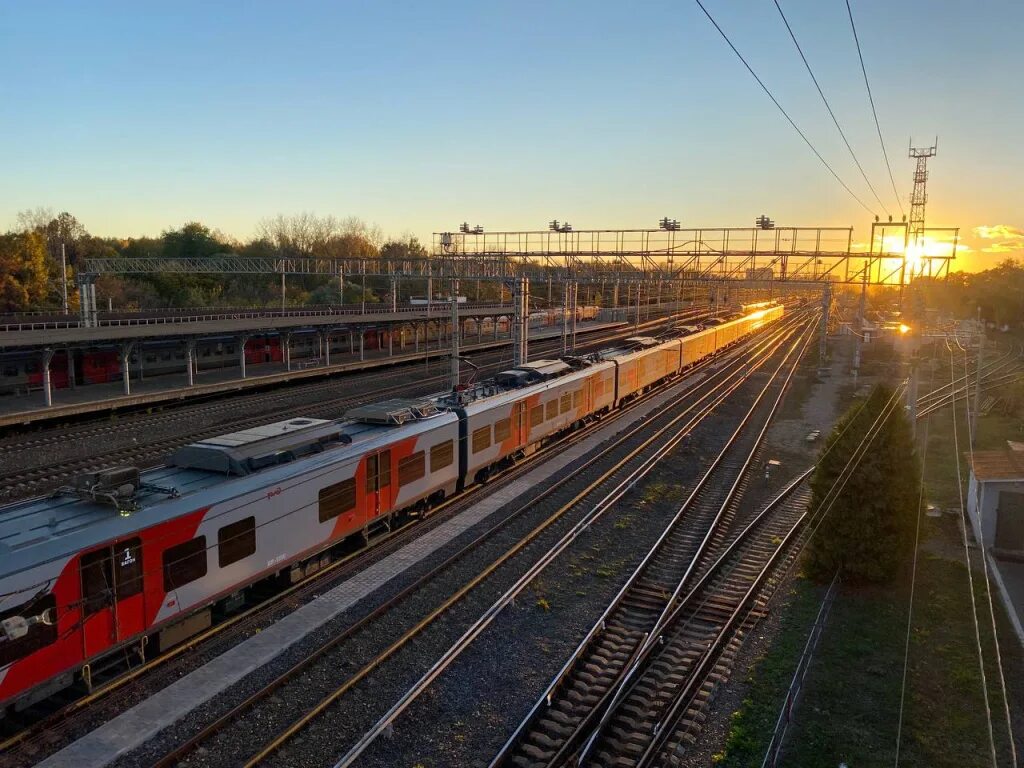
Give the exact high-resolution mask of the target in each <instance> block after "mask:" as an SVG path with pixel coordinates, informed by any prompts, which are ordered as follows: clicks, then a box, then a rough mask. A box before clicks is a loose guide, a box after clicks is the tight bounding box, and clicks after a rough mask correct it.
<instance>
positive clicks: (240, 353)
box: [238, 336, 249, 379]
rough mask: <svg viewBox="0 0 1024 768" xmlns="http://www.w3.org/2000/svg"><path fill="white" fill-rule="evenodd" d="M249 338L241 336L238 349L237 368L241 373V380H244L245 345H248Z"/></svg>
mask: <svg viewBox="0 0 1024 768" xmlns="http://www.w3.org/2000/svg"><path fill="white" fill-rule="evenodd" d="M248 341H249V337H248V336H243V337H242V339H241V344H240V346H239V348H238V368H239V370H241V372H242V378H243V379H244V378H245V345H246V344H247V343H248Z"/></svg>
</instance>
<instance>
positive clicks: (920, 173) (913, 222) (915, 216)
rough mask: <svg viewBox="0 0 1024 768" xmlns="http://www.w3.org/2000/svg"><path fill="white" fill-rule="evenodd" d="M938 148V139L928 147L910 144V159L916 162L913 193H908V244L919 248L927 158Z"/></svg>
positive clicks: (926, 178)
mask: <svg viewBox="0 0 1024 768" xmlns="http://www.w3.org/2000/svg"><path fill="white" fill-rule="evenodd" d="M938 148H939V137H938V136H936V137H935V143H934V144H933V145H932V146H930V147H915V146H914V145H913V141H911V144H910V157H911V158H912V159H913V160H916V161H917V165H916V166H915V167H914V191H913V192H911V193H910V242H911V243H913V244H914V246H915V248H918V249H919V248H920V247H921V245H922V240H923V238H924V208H925V204H926V203H927V202H928V158H929V157H935V155H936V153H937V150H938Z"/></svg>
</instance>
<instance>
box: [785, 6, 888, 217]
mask: <svg viewBox="0 0 1024 768" xmlns="http://www.w3.org/2000/svg"><path fill="white" fill-rule="evenodd" d="M774 2H775V8H776V9H777V10H778V11H779V16H781V17H782V23H783V24H785V25H786V31H787V32H789V37H790V39H792V41H793V45H795V46H796V50H797V53H799V54H800V58H801V59H802V60H803V62H804V66H805V67H806V68H807V74H809V75H810V76H811V80H812V81H813V82H814V87H815V88H817V89H818V95H819V96H821V100H822V102H823V103H824V104H825V109H827V110H828V114H829V117H831V118H832V122H833V123H835V125H836V130H837V131H839V135H840V136H842V137H843V143H844V144H845V145H846V148H847V149H848V150H849V151H850V157H852V158H853V162H854V163H856V165H857V170H858V171H860V175H861V176H862V177H863V179H864V183H865V184H867V185H868V189H870V190H871V194H872V195H874V196H875V200H877V201H878V204H879V205H880V206H882V210H883V211H885V212H886V213H888V212H889V209H888V207H887V206H886V204H885V203H883V202H882V198H880V197H879V196H878V192H876V191H875V185H874V184H872V183H871V180H870V179H869V178H868V175H867V173H866V172H865V171H864V166H862V165H861V164H860V160H858V159H857V153H856V152H854V151H853V147H852V146H850V141H849V139H847V138H846V133H845V132H844V131H843V129H842V126H840V125H839V119H838V118H837V117H836V113H835V112H833V111H832V105H831V104H829V103H828V99H827V98H825V92H824V91H823V90H821V85H820V84H819V83H818V78H817V77H815V76H814V70H812V69H811V64H810V62H808V61H807V57H806V56H804V50H803V48H801V47H800V43H798V42H797V39H796V35H795V34H794V32H793V28H792V27H791V26H790V25H789V19H787V18H786V14H785V13H783V12H782V6H781V5H779V0H774ZM897 199H898V198H897Z"/></svg>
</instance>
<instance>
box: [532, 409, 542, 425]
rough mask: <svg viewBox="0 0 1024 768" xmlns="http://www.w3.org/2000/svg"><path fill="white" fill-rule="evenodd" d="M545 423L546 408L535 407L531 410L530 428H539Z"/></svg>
mask: <svg viewBox="0 0 1024 768" xmlns="http://www.w3.org/2000/svg"><path fill="white" fill-rule="evenodd" d="M543 423H544V406H543V405H535V406H533V408H531V409H530V426H531V427H539V426H540V425H541V424H543Z"/></svg>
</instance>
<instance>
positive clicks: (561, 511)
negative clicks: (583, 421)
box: [153, 325, 796, 766]
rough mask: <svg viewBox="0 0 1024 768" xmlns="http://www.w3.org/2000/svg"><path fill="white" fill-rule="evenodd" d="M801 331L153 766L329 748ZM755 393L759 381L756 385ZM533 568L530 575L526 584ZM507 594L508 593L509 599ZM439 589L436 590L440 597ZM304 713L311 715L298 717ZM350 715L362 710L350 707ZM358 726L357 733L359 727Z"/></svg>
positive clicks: (765, 347) (768, 342)
mask: <svg viewBox="0 0 1024 768" xmlns="http://www.w3.org/2000/svg"><path fill="white" fill-rule="evenodd" d="M795 332H796V330H795V326H794V325H790V326H788V327H786V328H783V329H778V330H777V331H776V332H774V333H773V334H772V336H771V338H769V339H761V340H759V343H758V346H759V347H760V351H759V352H758V356H757V357H758V359H757V362H756V363H752V362H750V361H749V359H748V358H747V355H746V352H744V351H740V353H739V354H735V355H733V358H732V360H731V361H728V362H727V363H726V364H724V365H722V366H721V367H720V368H719V370H717V371H715V372H714V373H712V374H709V375H708V376H707V378H706V379H705V380H704V381H701V382H699V383H698V384H697V385H695V387H693V388H691V389H688V390H686V391H685V392H682V393H676V394H674V395H673V396H672V400H671V404H670V405H666V407H664V408H663V409H662V410H660V411H659V412H658V413H657V414H656V415H653V416H650V417H648V418H646V419H645V420H644V421H643V422H641V423H639V424H637V425H635V426H634V427H631V428H630V429H628V430H626V431H625V432H624V433H622V434H620V435H617V436H616V437H615V438H614V439H613V440H612V441H611V443H610V444H606V445H604V446H602V448H601V452H600V455H599V456H597V457H594V458H592V459H590V460H589V461H588V462H587V464H586V467H587V471H586V472H585V473H582V472H580V471H570V472H566V473H564V474H563V475H562V476H561V477H560V478H558V479H557V480H556V481H555V483H554V484H553V485H551V486H548V487H546V488H543V489H535V490H534V491H533V492H531V494H530V498H528V499H526V500H524V502H523V503H517V504H516V505H515V508H514V509H513V510H512V511H511V512H508V513H503V517H502V520H501V521H500V522H498V523H496V524H495V525H494V526H492V527H491V528H490V529H489V530H488V531H487V532H486V533H485V534H484V535H482V536H480V537H478V538H477V539H475V540H474V541H473V542H470V543H469V544H468V545H466V546H465V547H463V548H462V549H460V550H459V551H458V552H457V553H455V554H454V555H453V556H452V557H450V558H447V559H446V560H445V561H444V562H442V563H441V564H439V565H438V566H436V567H435V568H434V569H432V570H431V571H430V572H429V574H427V575H426V576H425V577H424V578H422V579H418V580H417V581H416V582H414V583H413V584H411V585H410V586H409V587H407V588H406V589H403V590H402V592H400V593H399V595H396V596H395V598H394V599H393V600H389V601H388V602H387V603H385V604H384V605H382V606H379V607H378V609H376V610H375V611H374V612H373V613H372V614H370V615H369V616H367V617H366V618H365V619H364V620H361V621H360V622H358V623H357V624H356V625H353V626H351V627H350V628H349V629H346V630H345V631H343V632H341V633H340V634H338V635H335V636H333V637H332V638H331V639H330V640H329V641H328V642H327V643H326V644H324V645H323V646H321V647H320V648H318V649H316V650H314V651H311V652H309V653H305V654H304V657H303V658H302V659H300V660H299V661H298V662H297V663H296V664H295V665H293V666H292V667H290V668H288V669H285V670H283V671H282V672H281V673H280V674H279V675H278V676H277V677H276V678H275V679H274V680H273V681H272V682H271V683H270V684H268V685H266V686H261V687H259V688H258V689H256V690H255V691H254V692H253V693H252V694H251V695H250V696H248V697H247V698H246V699H245V700H243V701H242V702H240V703H239V704H237V705H236V706H235V707H234V708H232V709H230V710H229V711H227V712H225V713H223V714H222V715H221V717H219V718H217V719H216V720H215V721H213V722H211V723H209V724H207V725H206V726H205V727H204V728H202V730H201V731H200V732H199V733H198V734H195V735H194V736H191V737H189V738H187V739H186V740H185V741H184V742H182V743H180V744H178V745H177V746H176V747H175V748H174V749H173V750H171V751H170V752H168V753H167V754H165V755H164V756H163V757H162V758H160V759H159V760H154V761H153V762H155V764H156V765H160V766H169V765H174V764H176V763H177V762H178V761H180V760H182V759H183V758H184V757H185V756H186V755H187V754H189V753H191V752H193V751H194V750H197V749H199V748H203V750H204V757H203V762H204V763H206V764H218V765H219V764H223V765H228V764H230V765H238V764H242V763H244V764H246V765H255V764H257V763H260V762H262V761H265V760H271V761H273V756H274V755H276V754H277V752H278V751H279V750H280V749H281V748H282V747H284V746H285V745H287V744H289V742H291V741H292V740H293V739H294V738H295V737H296V735H298V734H304V735H305V736H306V738H303V739H301V740H300V741H301V742H302V745H303V746H302V749H305V748H306V746H307V745H308V744H311V743H313V742H316V741H317V740H316V739H315V738H313V737H312V736H310V729H311V728H315V727H316V726H317V725H318V724H319V723H321V722H322V719H323V718H324V716H325V715H328V714H330V713H331V712H332V711H334V710H335V708H334V704H335V703H336V702H338V701H339V700H342V699H345V698H346V696H347V695H349V694H350V693H351V692H352V691H353V689H356V688H358V687H359V686H360V685H361V684H364V683H365V684H370V685H372V683H371V682H370V681H371V679H372V678H377V677H378V676H381V675H384V676H389V677H393V675H394V674H397V675H402V674H406V675H407V674H408V671H407V670H406V669H405V667H406V665H407V664H408V663H409V657H410V656H411V657H412V658H413V659H415V660H416V661H414V662H413V664H414V665H416V664H422V663H423V657H424V654H423V646H424V644H426V643H428V642H438V639H437V638H436V637H434V636H435V635H440V636H441V639H443V638H444V637H446V636H448V635H450V634H451V633H453V632H456V631H459V630H460V629H461V628H462V626H464V625H465V624H466V623H469V624H470V629H469V630H467V633H466V634H467V635H471V636H475V634H473V633H474V632H478V631H480V630H479V628H477V625H478V623H479V621H478V622H477V623H473V618H474V617H476V616H477V615H478V609H477V608H476V607H475V606H476V605H479V604H480V603H481V602H482V601H483V602H484V604H486V603H487V602H489V601H490V599H491V598H492V596H493V595H494V594H498V595H500V597H499V604H501V605H503V604H505V603H507V600H508V599H509V597H508V595H509V590H506V586H507V584H508V582H509V581H512V582H513V586H512V588H511V589H512V590H515V589H518V590H520V591H521V589H522V588H523V587H524V586H525V584H526V583H528V582H529V580H530V579H532V578H533V576H535V575H536V573H538V572H539V571H538V570H537V569H538V568H540V569H541V570H542V569H543V567H544V566H545V565H546V564H547V563H549V562H551V560H552V559H553V558H555V557H557V556H558V554H560V553H561V552H562V551H564V549H565V547H566V546H568V544H569V543H571V541H573V540H575V538H576V537H577V536H579V535H580V533H581V532H583V531H584V530H586V529H587V528H588V527H589V526H590V525H592V524H594V523H595V522H596V521H597V520H598V519H600V517H601V516H602V515H603V514H604V513H605V512H607V511H608V510H609V509H611V508H612V506H613V505H614V502H615V501H616V500H617V499H619V498H621V496H622V494H624V493H625V492H626V491H627V490H628V489H629V488H631V487H632V486H633V484H635V483H636V482H637V480H638V479H639V478H640V477H642V476H643V475H644V474H646V473H647V472H649V471H650V470H651V468H653V467H654V466H656V465H657V463H658V462H659V461H660V460H661V459H662V458H663V457H664V456H666V455H668V454H669V453H671V451H672V450H673V449H674V448H675V447H676V446H678V445H679V443H680V442H681V441H682V440H683V439H684V438H685V436H686V435H688V434H689V433H690V432H691V431H692V430H693V429H694V427H695V426H696V425H698V424H700V423H701V422H702V421H703V420H704V419H705V418H707V416H708V415H710V414H711V413H712V412H714V411H715V409H716V408H717V407H718V406H719V405H721V404H722V403H723V402H725V401H726V399H727V398H728V397H729V395H730V394H731V393H732V392H734V391H735V390H736V389H738V388H740V387H742V386H744V385H745V384H748V382H747V374H748V373H750V371H751V370H752V369H753V370H756V369H757V368H759V367H760V366H763V365H766V364H767V361H768V360H770V359H774V355H775V354H776V352H777V351H778V349H779V347H780V345H781V344H783V341H784V339H789V338H790V337H791V336H792V334H794V333H795ZM748 386H753V382H750V383H749V384H748ZM680 409H681V410H680ZM588 478H593V479H588ZM553 507H554V509H553V511H552V508H553ZM538 520H539V522H538ZM559 537H560V538H559ZM552 540H554V543H553V544H552V545H551V546H550V548H548V549H547V550H546V552H545V554H543V555H541V557H540V558H539V559H538V560H536V561H535V562H534V564H533V565H530V564H529V563H528V562H526V561H528V560H529V559H530V557H531V555H530V554H529V553H531V552H534V551H536V550H537V549H542V548H544V547H545V546H547V545H548V544H549V543H550V542H552ZM510 543H511V546H510V545H509V544H510ZM538 564H539V565H538ZM466 568H468V569H469V572H470V573H472V574H475V575H473V576H472V578H470V579H469V580H468V581H467V580H466V576H465V574H464V573H463V572H462V571H463V570H464V569H466ZM523 568H525V569H526V574H525V575H524V576H521V577H519V579H518V580H516V576H517V574H518V573H519V572H521V571H522V569H523ZM524 579H525V581H524ZM502 590H506V591H505V592H504V593H502ZM431 592H432V593H433V594H428V593H431ZM502 600H504V601H505V602H504V603H503V602H501V601H502ZM498 610H500V607H498V608H495V607H494V605H492V608H491V609H489V610H487V611H485V613H484V616H485V617H486V616H490V617H493V616H494V615H495V612H496V611H498ZM474 628H476V629H474ZM465 636H466V635H464V637H465ZM429 638H434V639H433V640H429ZM413 640H416V641H417V642H416V647H417V648H419V651H416V650H415V649H411V648H410V644H411V642H412V641H413ZM461 647H462V648H464V647H465V644H464V645H462V646H461ZM454 655H457V653H455V654H454ZM453 657H454V656H453V655H452V651H451V650H449V652H448V653H447V654H446V655H445V657H443V658H446V659H448V663H450V660H451V658H453ZM356 659H359V661H358V662H356ZM440 663H442V662H439V664H440ZM435 667H436V665H435ZM341 670H345V671H344V672H343V673H342V674H341V675H340V676H342V677H344V680H342V682H341V683H340V684H338V682H337V680H338V678H339V672H340V671H341ZM396 670H402V671H401V672H399V671H396ZM375 690H377V689H376V688H375ZM420 690H422V689H420ZM378 695H379V694H378ZM410 695H411V696H412V697H413V698H414V697H415V696H416V695H418V693H413V694H407V696H406V697H403V700H402V701H404V702H406V703H408V701H409V700H410V698H409V696H410ZM396 706H397V705H396ZM296 712H299V713H301V714H300V715H299V716H298V717H295V713H296ZM347 714H352V712H351V711H347ZM346 726H347V727H348V728H349V729H351V728H352V727H353V725H352V723H350V722H348V720H346ZM326 727H327V728H328V731H329V732H330V733H331V735H332V739H334V738H341V736H340V735H339V734H338V733H337V732H336V730H335V729H334V728H332V727H330V726H326ZM271 729H272V730H273V732H270V731H271ZM353 735H358V734H353ZM215 754H216V755H223V756H225V757H224V759H222V760H213V761H212V762H211V755H215ZM227 756H230V758H228V757H227ZM319 759H321V758H316V760H319ZM294 760H295V751H294V749H293V750H292V751H291V752H289V756H288V758H287V760H286V761H287V762H292V763H294ZM302 760H303V761H305V760H306V757H303V758H302ZM311 760H313V759H312V758H311ZM303 764H305V762H303Z"/></svg>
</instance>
